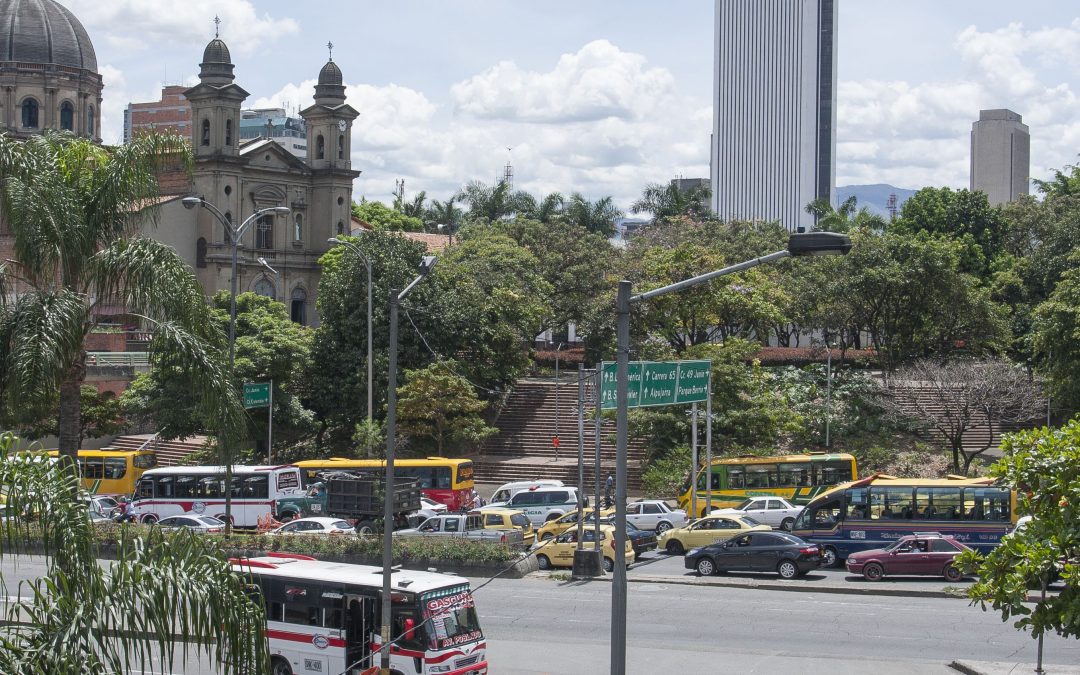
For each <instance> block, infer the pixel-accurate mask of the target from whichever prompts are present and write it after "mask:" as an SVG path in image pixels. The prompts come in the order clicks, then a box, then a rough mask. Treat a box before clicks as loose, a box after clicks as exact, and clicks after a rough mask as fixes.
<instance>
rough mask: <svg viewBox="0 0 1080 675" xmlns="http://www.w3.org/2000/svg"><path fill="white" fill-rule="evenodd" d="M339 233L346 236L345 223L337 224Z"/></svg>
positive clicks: (339, 222)
mask: <svg viewBox="0 0 1080 675" xmlns="http://www.w3.org/2000/svg"><path fill="white" fill-rule="evenodd" d="M337 233H338V234H345V223H343V222H341V221H340V220H339V221H338V224H337Z"/></svg>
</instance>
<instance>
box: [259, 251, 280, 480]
mask: <svg viewBox="0 0 1080 675" xmlns="http://www.w3.org/2000/svg"><path fill="white" fill-rule="evenodd" d="M255 260H256V261H257V262H258V263H259V264H260V265H262V266H263V267H264V268H265V269H266V271H268V272H270V274H273V275H274V278H275V279H276V278H277V276H278V273H277V270H276V269H274V268H273V267H271V266H270V263H268V262H266V258H264V257H262V256H259V257H258V258H256V259H255ZM276 286H277V284H275V287H276ZM266 413H267V415H266V463H267V464H268V465H273V462H272V461H271V460H272V459H273V454H272V452H273V448H274V379H273V378H270V397H269V400H268V401H267V406H266Z"/></svg>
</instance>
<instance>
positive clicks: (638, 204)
mask: <svg viewBox="0 0 1080 675" xmlns="http://www.w3.org/2000/svg"><path fill="white" fill-rule="evenodd" d="M710 193H711V190H710V188H709V187H708V186H707V185H702V186H700V187H694V188H690V189H689V190H680V189H679V187H678V184H677V183H676V182H675V181H671V182H669V183H667V184H666V185H665V184H660V183H649V184H648V185H646V186H645V189H644V190H642V192H641V197H640V198H639V199H638V200H637V201H635V202H634V203H633V204H632V205H631V206H630V211H631V212H633V213H648V214H650V215H651V216H652V220H653V223H658V222H660V221H662V220H664V219H665V218H673V217H676V216H692V217H696V218H707V217H708V216H709V214H710V213H712V210H711V209H710V208H709V196H710Z"/></svg>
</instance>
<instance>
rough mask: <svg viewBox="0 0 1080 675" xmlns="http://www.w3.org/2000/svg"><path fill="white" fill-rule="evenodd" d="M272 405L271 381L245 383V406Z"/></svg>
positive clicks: (263, 406) (260, 406)
mask: <svg viewBox="0 0 1080 675" xmlns="http://www.w3.org/2000/svg"><path fill="white" fill-rule="evenodd" d="M268 405H270V383H269V382H245V383H244V407H245V408H265V407H267V406H268Z"/></svg>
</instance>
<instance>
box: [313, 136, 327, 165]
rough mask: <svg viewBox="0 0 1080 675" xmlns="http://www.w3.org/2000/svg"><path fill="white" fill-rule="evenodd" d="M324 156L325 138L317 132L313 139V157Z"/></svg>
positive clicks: (319, 157)
mask: <svg viewBox="0 0 1080 675" xmlns="http://www.w3.org/2000/svg"><path fill="white" fill-rule="evenodd" d="M325 157H326V139H324V138H323V137H322V134H319V137H318V138H316V139H315V159H324V158H325Z"/></svg>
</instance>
